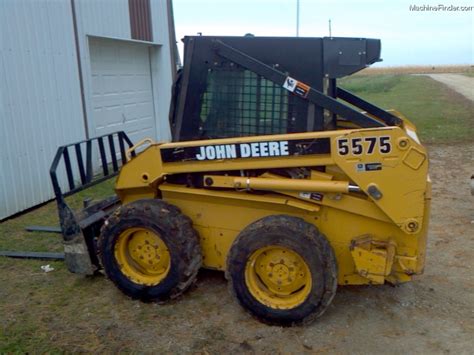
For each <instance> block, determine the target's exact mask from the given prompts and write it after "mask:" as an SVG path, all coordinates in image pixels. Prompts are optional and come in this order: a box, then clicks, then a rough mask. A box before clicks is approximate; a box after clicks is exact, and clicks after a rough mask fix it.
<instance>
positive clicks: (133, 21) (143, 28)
mask: <svg viewBox="0 0 474 355" xmlns="http://www.w3.org/2000/svg"><path fill="white" fill-rule="evenodd" d="M128 8H129V11H130V29H131V31H132V38H133V39H138V40H142V41H148V42H151V41H152V40H153V35H152V33H151V15H150V0H128Z"/></svg>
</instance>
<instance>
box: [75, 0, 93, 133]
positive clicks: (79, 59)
mask: <svg viewBox="0 0 474 355" xmlns="http://www.w3.org/2000/svg"><path fill="white" fill-rule="evenodd" d="M71 11H72V24H73V27H74V42H75V45H76V57H77V69H78V72H79V86H80V88H81V103H82V117H83V119H84V130H85V133H86V139H89V138H90V137H89V128H88V126H87V111H86V99H85V95H84V81H83V78H82V65H81V52H80V49H79V35H78V32H77V19H76V6H75V1H74V0H71Z"/></svg>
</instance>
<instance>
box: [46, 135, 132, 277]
mask: <svg viewBox="0 0 474 355" xmlns="http://www.w3.org/2000/svg"><path fill="white" fill-rule="evenodd" d="M132 146H133V144H132V142H131V141H130V139H129V138H128V136H127V135H126V134H125V132H123V131H120V132H114V133H110V134H106V135H103V136H99V137H95V138H91V139H87V140H83V141H80V142H76V143H72V144H67V145H64V146H61V147H59V148H58V150H57V152H56V155H55V157H54V160H53V163H52V164H51V168H50V177H51V182H52V184H53V189H54V194H55V198H56V203H57V206H58V215H59V224H60V228H61V233H62V235H63V240H64V254H65V262H66V265H67V267H68V269H69V271H71V272H73V273H78V274H85V275H92V274H93V273H94V272H95V271H96V270H97V269H98V268H99V261H98V259H97V253H96V250H97V248H96V240H95V238H96V236H97V235H98V232H99V230H100V227H101V225H102V223H103V222H104V221H105V219H107V217H108V216H109V215H110V213H112V212H113V211H114V210H115V209H116V208H117V207H118V205H119V199H118V197H117V196H111V197H108V198H106V199H104V200H102V201H99V202H96V203H91V201H90V200H88V199H86V200H84V208H83V209H82V210H81V211H79V212H74V211H73V210H72V208H71V207H70V206H69V205H68V204H67V202H66V199H65V198H66V197H67V196H71V195H73V194H75V193H77V192H80V191H82V190H84V189H87V188H89V187H91V186H94V185H97V184H99V183H101V182H103V181H105V180H108V179H110V178H113V177H115V176H116V175H117V174H118V172H119V170H120V167H121V166H122V165H124V164H125V163H126V161H127V155H126V152H127V148H126V147H128V148H131V147H132ZM71 151H72V152H73V153H71ZM83 153H85V155H84V154H83ZM71 154H73V156H72V158H73V159H72V158H71ZM131 156H135V152H134V151H132V152H131ZM61 163H64V165H62V164H61ZM94 163H95V164H94ZM96 165H97V166H96ZM61 168H63V169H61ZM60 172H61V173H60ZM62 181H64V182H67V184H66V185H67V192H63V189H62V188H61V182H62ZM63 185H64V184H63Z"/></svg>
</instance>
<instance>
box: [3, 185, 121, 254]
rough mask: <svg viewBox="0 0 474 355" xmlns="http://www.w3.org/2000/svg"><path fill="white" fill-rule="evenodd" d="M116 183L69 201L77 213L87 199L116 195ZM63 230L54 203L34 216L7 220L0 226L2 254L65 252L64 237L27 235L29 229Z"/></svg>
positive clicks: (57, 235)
mask: <svg viewBox="0 0 474 355" xmlns="http://www.w3.org/2000/svg"><path fill="white" fill-rule="evenodd" d="M113 183H114V181H113V179H111V180H108V181H106V182H104V183H102V184H99V185H96V186H93V187H91V188H89V189H87V190H84V191H81V192H79V193H77V194H75V195H73V196H70V197H67V198H66V202H67V203H68V204H69V206H71V208H73V209H74V210H76V209H79V208H81V206H82V201H83V200H84V199H85V198H87V197H93V198H94V199H96V200H100V199H103V198H105V197H107V196H110V195H112V194H113V193H114V192H113ZM32 225H39V226H59V220H58V216H57V209H56V203H55V202H50V203H47V204H45V205H44V206H42V207H41V208H38V209H36V210H35V211H34V212H32V213H26V214H22V215H20V216H18V217H16V218H13V219H9V220H6V221H4V222H2V223H1V225H0V250H9V251H17V250H28V251H51V252H56V251H61V250H62V244H61V242H60V241H61V240H60V235H59V234H57V233H41V232H27V231H25V227H27V226H32Z"/></svg>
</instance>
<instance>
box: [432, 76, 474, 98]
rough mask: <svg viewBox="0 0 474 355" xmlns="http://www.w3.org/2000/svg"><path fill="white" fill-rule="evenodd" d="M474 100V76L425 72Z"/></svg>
mask: <svg viewBox="0 0 474 355" xmlns="http://www.w3.org/2000/svg"><path fill="white" fill-rule="evenodd" d="M424 75H427V76H429V77H430V78H433V79H434V80H436V81H439V82H440V83H443V84H446V85H447V86H449V87H450V88H451V89H453V90H454V91H457V92H458V93H460V94H461V95H463V96H464V97H466V98H468V99H469V100H471V101H474V77H469V76H466V75H462V74H424Z"/></svg>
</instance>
